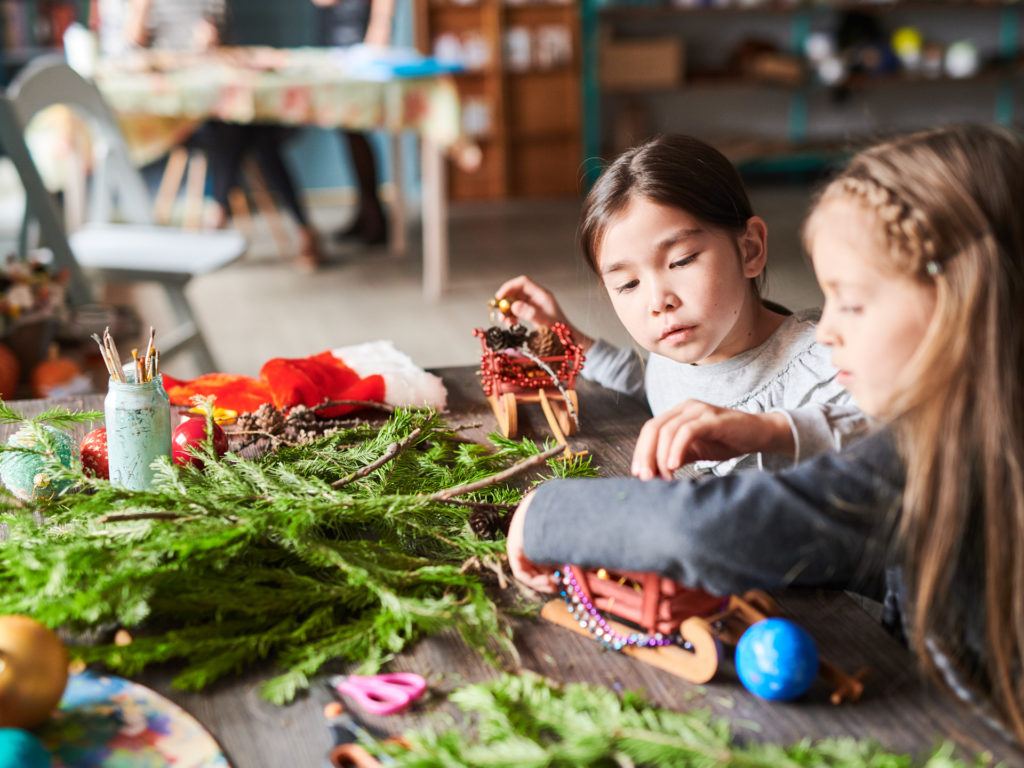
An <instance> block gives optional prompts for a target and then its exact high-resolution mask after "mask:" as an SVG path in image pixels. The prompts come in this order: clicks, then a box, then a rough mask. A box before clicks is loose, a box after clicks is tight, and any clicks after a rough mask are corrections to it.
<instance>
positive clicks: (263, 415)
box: [253, 403, 285, 435]
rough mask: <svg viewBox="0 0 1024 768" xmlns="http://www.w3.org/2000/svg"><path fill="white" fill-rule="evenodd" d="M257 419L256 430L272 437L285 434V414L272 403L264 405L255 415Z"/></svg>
mask: <svg viewBox="0 0 1024 768" xmlns="http://www.w3.org/2000/svg"><path fill="white" fill-rule="evenodd" d="M253 416H254V417H255V419H256V429H257V430H258V431H260V432H266V433H267V434H270V435H277V434H280V433H281V432H284V427H285V423H284V414H283V413H281V412H280V411H279V410H277V408H275V407H274V406H273V405H271V404H270V403H264V404H263V405H261V406H260V407H259V408H257V409H256V412H255V413H254V414H253Z"/></svg>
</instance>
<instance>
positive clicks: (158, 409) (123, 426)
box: [103, 369, 171, 491]
mask: <svg viewBox="0 0 1024 768" xmlns="http://www.w3.org/2000/svg"><path fill="white" fill-rule="evenodd" d="M125 376H127V378H128V381H127V382H121V381H115V380H114V379H111V380H110V383H109V385H108V388H107V397H106V399H105V400H104V401H103V410H104V416H105V421H106V427H107V456H108V459H109V462H110V482H111V483H112V484H114V485H116V486H118V487H119V488H127V489H128V490H132V491H145V490H149V488H150V487H151V486H152V485H153V470H152V469H150V466H149V465H150V464H152V463H153V461H154V460H155V459H156V458H157V457H158V456H170V455H171V404H170V401H169V400H168V399H167V392H166V391H165V390H164V385H163V377H162V376H161V375H159V374H157V375H156V376H155V377H154V378H153V380H152V381H144V382H142V383H141V384H136V383H135V372H134V371H129V370H127V369H126V370H125Z"/></svg>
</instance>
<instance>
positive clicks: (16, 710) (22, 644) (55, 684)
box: [0, 615, 68, 728]
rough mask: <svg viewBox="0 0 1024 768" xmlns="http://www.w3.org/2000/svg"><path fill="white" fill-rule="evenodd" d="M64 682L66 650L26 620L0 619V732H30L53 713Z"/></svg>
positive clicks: (43, 629)
mask: <svg viewBox="0 0 1024 768" xmlns="http://www.w3.org/2000/svg"><path fill="white" fill-rule="evenodd" d="M67 682H68V650H67V648H65V647H64V644H63V643H62V642H61V641H60V639H59V638H58V637H57V635H55V634H54V633H53V631H52V630H50V629H49V628H47V627H46V626H44V625H43V624H40V623H39V622H38V621H36V620H35V619H33V618H31V617H29V616H19V615H10V616H0V728H31V727H32V726H34V725H38V724H39V723H41V722H43V720H45V719H46V718H47V717H49V716H50V713H51V712H53V710H54V709H56V707H57V704H58V703H59V702H60V697H61V696H62V695H63V693H64V686H65V685H67Z"/></svg>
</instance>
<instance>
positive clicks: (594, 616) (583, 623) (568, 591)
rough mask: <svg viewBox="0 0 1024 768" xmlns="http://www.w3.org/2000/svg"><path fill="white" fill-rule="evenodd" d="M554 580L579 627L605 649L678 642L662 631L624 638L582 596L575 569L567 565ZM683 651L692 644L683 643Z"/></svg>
mask: <svg viewBox="0 0 1024 768" xmlns="http://www.w3.org/2000/svg"><path fill="white" fill-rule="evenodd" d="M555 578H556V579H558V581H559V582H561V585H562V586H561V589H560V590H559V594H560V595H561V597H562V599H563V600H565V605H566V608H567V609H568V611H569V613H571V614H572V615H573V616H574V617H575V618H576V620H577V621H579V624H580V627H582V628H583V629H586V630H588V631H589V632H590V634H592V635H593V636H594V638H595V639H596V640H598V641H600V643H601V644H602V645H603V646H605V647H606V648H612V649H613V650H616V651H621V650H622V649H623V648H625V647H626V646H630V645H632V646H636V647H637V648H660V647H662V646H665V645H672V644H673V643H675V642H676V640H675V639H673V638H671V637H665V636H664V635H663V634H661V633H660V632H656V633H654V634H647V633H646V632H633V633H632V634H629V635H621V634H619V633H618V632H616V631H615V630H614V629H612V628H611V627H610V626H609V625H608V620H607V619H605V617H604V616H602V615H601V612H600V611H599V610H597V606H595V605H594V604H593V603H592V602H591V601H590V599H589V598H588V597H587V596H586V595H585V594H584V593H583V590H581V589H580V587H579V582H578V581H577V580H576V570H575V569H574V568H573V567H572V566H571V565H568V564H566V565H565V566H563V568H562V570H560V571H555ZM681 644H682V646H683V648H687V646H689V645H690V644H689V643H687V642H685V641H684V642H682V643H681Z"/></svg>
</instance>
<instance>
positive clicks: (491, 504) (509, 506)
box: [440, 499, 519, 510]
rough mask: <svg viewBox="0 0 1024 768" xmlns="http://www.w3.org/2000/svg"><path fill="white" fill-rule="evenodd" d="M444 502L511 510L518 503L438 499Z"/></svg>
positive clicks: (461, 505)
mask: <svg viewBox="0 0 1024 768" xmlns="http://www.w3.org/2000/svg"><path fill="white" fill-rule="evenodd" d="M440 501H441V502H443V503H445V504H458V505H459V506H460V507H484V508H485V509H504V510H512V509H515V508H516V507H518V506H519V505H518V504H501V503H499V502H496V501H463V500H462V499H440Z"/></svg>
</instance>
